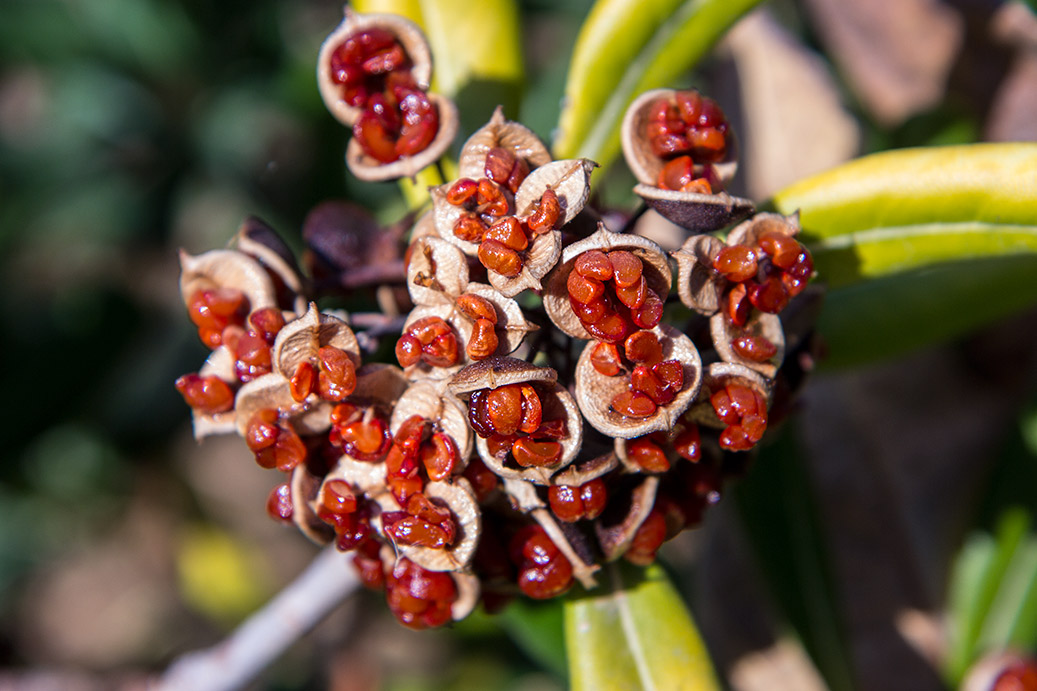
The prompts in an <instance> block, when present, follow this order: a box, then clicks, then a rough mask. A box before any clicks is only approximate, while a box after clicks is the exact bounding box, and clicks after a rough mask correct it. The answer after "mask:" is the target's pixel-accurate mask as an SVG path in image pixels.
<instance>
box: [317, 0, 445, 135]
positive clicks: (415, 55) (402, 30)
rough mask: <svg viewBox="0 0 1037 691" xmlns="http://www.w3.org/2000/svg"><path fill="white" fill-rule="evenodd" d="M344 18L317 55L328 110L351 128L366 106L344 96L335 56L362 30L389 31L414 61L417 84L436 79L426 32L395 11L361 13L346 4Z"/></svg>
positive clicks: (412, 72)
mask: <svg viewBox="0 0 1037 691" xmlns="http://www.w3.org/2000/svg"><path fill="white" fill-rule="evenodd" d="M343 14H344V17H343V19H342V21H341V22H340V23H339V25H338V26H337V27H336V28H335V29H334V31H332V32H331V33H330V34H328V37H327V38H326V39H324V43H322V44H321V47H320V53H319V54H318V56H317V87H318V89H319V90H320V95H321V98H322V99H323V100H324V105H325V106H326V107H327V109H328V111H330V112H331V114H332V115H333V116H334V117H335V119H336V120H338V121H339V122H341V123H342V124H343V125H346V126H347V127H352V125H353V123H354V122H356V119H357V118H358V117H360V114H361V113H362V112H363V110H364V109H363V107H359V106H352V105H350V104H349V103H347V102H346V101H345V100H344V99H343V97H342V87H341V86H340V85H339V84H337V83H336V82H335V80H334V78H333V76H332V56H333V54H334V53H335V51H336V50H338V49H339V47H340V46H341V45H342V44H343V42H344V41H345V40H346V39H348V38H350V37H351V36H355V35H358V34H360V33H361V32H365V31H371V30H380V31H385V32H388V33H389V34H390V35H391V36H392V37H393V38H394V39H395V40H396V41H397V42H398V43H399V45H400V46H401V47H402V49H403V52H404V54H405V57H406V59H407V60H409V62H410V67H409V68H408V72H409V73H410V76H411V77H412V78H413V80H414V83H415V85H416V86H417V87H418V88H419V89H422V90H428V88H429V84H430V83H431V82H432V54H431V52H430V51H429V46H428V41H426V40H425V34H424V33H422V31H421V29H420V28H418V26H417V25H416V24H415V23H414V22H412V21H410V20H409V19H406V18H405V17H401V16H399V15H395V14H361V13H359V12H355V11H354V10H353V9H352V8H350V7H349V6H348V5H346V6H345V7H344V8H343Z"/></svg>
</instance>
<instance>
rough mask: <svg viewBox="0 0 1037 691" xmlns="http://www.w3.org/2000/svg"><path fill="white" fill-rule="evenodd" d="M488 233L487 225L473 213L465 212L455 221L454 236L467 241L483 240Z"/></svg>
mask: <svg viewBox="0 0 1037 691" xmlns="http://www.w3.org/2000/svg"><path fill="white" fill-rule="evenodd" d="M485 235H486V225H485V224H484V223H483V222H482V221H480V220H479V218H478V217H477V216H476V215H475V214H473V213H471V212H465V213H463V214H461V215H460V216H458V217H457V220H456V221H454V237H457V238H459V239H461V240H464V241H465V242H482V241H483V237H484V236H485Z"/></svg>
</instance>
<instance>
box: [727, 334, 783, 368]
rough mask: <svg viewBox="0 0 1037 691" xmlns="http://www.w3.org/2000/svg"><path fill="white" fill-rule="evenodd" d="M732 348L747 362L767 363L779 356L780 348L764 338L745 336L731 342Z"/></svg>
mask: <svg viewBox="0 0 1037 691" xmlns="http://www.w3.org/2000/svg"><path fill="white" fill-rule="evenodd" d="M731 348H732V349H733V350H734V351H735V353H736V354H738V356H739V357H743V358H745V359H746V360H752V361H753V362H766V361H767V360H770V359H771V358H772V357H774V356H775V355H777V354H778V346H776V345H774V344H773V343H771V342H770V341H768V340H767V339H766V338H764V337H763V336H752V335H749V334H743V335H741V336H738V337H736V338H735V339H734V340H732V341H731Z"/></svg>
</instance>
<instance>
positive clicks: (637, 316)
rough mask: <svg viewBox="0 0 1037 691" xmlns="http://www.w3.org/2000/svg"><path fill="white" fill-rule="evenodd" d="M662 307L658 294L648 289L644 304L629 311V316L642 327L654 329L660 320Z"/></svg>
mask: <svg viewBox="0 0 1037 691" xmlns="http://www.w3.org/2000/svg"><path fill="white" fill-rule="evenodd" d="M663 307H664V305H663V301H662V300H660V299H659V296H658V295H656V294H655V293H654V292H652V291H651V290H649V291H648V295H647V296H646V297H645V301H644V304H643V305H641V306H640V307H639V308H637V309H636V310H634V311H633V312H632V313H631V318H632V319H633V321H634V324H636V325H637V326H638V327H640V328H642V329H654V328H655V327H656V326H658V325H659V322H661V321H662V318H663Z"/></svg>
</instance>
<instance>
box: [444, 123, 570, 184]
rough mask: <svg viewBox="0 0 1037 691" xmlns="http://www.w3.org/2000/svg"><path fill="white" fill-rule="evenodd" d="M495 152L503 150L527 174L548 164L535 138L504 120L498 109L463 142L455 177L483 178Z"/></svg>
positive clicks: (548, 156) (543, 147)
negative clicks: (487, 160) (491, 153)
mask: <svg viewBox="0 0 1037 691" xmlns="http://www.w3.org/2000/svg"><path fill="white" fill-rule="evenodd" d="M494 149H504V150H505V151H507V152H509V153H510V154H512V155H513V156H515V158H517V159H519V160H520V161H523V162H524V163H525V165H526V166H527V168H528V169H529V171H532V170H534V169H536V168H539V167H540V166H542V165H545V164H547V163H550V162H551V153H550V152H549V151H548V149H547V147H546V146H545V145H544V143H543V142H542V141H541V140H540V138H539V137H538V136H536V134H534V133H533V131H532V130H530V129H529V128H528V127H526V126H525V125H522V124H520V123H517V122H514V121H512V120H508V119H506V118H505V117H504V109H503V108H501V107H500V106H497V108H496V109H494V111H493V115H492V116H491V117H490V121H489V122H487V123H486V124H485V125H483V126H482V127H480V128H479V129H478V130H476V131H475V133H474V134H472V136H471V137H469V138H468V140H467V141H465V144H464V146H463V147H462V148H461V155H460V157H459V159H458V162H457V167H458V177H459V178H472V179H475V180H478V179H479V178H482V177H487V176H486V157H487V155H488V154H489V153H490V152H491V151H492V150H494Z"/></svg>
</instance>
